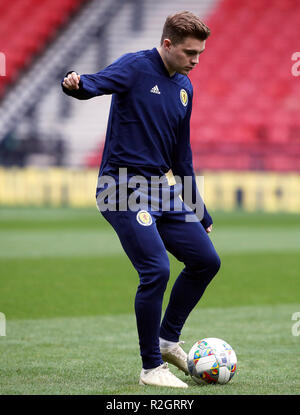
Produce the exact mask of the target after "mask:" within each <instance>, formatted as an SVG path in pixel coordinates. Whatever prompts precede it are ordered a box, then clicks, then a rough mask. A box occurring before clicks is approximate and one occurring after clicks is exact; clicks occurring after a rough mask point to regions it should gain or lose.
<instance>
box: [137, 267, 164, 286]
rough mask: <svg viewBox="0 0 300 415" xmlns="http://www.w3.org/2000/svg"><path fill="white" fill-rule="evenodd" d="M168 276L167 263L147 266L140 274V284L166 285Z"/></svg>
mask: <svg viewBox="0 0 300 415" xmlns="http://www.w3.org/2000/svg"><path fill="white" fill-rule="evenodd" d="M169 277H170V267H169V265H167V264H161V265H160V266H156V267H152V268H149V269H148V270H147V271H146V272H144V273H142V274H140V282H141V286H143V287H144V288H147V287H149V288H150V287H153V286H157V287H166V285H167V283H168V281H169Z"/></svg>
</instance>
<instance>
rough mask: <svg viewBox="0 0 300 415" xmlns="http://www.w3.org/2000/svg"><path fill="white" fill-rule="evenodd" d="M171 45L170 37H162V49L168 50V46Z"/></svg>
mask: <svg viewBox="0 0 300 415" xmlns="http://www.w3.org/2000/svg"><path fill="white" fill-rule="evenodd" d="M171 45H172V42H171V40H170V39H164V41H163V47H164V49H166V50H167V51H169V50H170V48H171Z"/></svg>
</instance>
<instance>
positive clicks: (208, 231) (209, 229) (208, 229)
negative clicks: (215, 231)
mask: <svg viewBox="0 0 300 415" xmlns="http://www.w3.org/2000/svg"><path fill="white" fill-rule="evenodd" d="M211 231H212V225H210V226H209V227H208V228H206V232H207V233H210V232H211Z"/></svg>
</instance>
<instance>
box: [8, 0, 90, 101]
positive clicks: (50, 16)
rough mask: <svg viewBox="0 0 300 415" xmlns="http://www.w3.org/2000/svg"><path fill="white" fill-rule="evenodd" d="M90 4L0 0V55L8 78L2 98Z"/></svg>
mask: <svg viewBox="0 0 300 415" xmlns="http://www.w3.org/2000/svg"><path fill="white" fill-rule="evenodd" d="M86 1H88V0H43V1H40V0H14V1H13V2H7V1H6V0H0V15H1V25H0V51H1V52H2V53H5V55H6V76H5V77H1V83H0V98H1V96H2V95H3V94H4V93H5V90H6V88H7V85H9V84H10V83H12V82H15V81H16V80H17V78H18V76H19V74H20V73H21V72H22V71H23V69H25V68H26V67H27V66H28V65H29V64H30V62H32V60H33V58H34V56H35V55H36V54H37V53H40V52H41V51H42V50H43V48H44V47H45V46H46V45H47V44H48V42H49V41H50V40H51V39H52V38H53V36H54V35H55V34H56V32H57V30H58V29H59V28H60V27H61V25H62V24H63V23H64V22H65V21H66V20H67V19H68V18H69V16H70V15H71V14H72V13H73V12H74V11H75V10H76V9H77V8H78V7H79V6H80V5H81V4H82V3H84V2H86Z"/></svg>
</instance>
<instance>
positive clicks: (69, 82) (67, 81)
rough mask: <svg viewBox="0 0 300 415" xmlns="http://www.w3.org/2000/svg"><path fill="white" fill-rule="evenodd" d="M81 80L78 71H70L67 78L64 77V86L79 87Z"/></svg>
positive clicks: (69, 87)
mask: <svg viewBox="0 0 300 415" xmlns="http://www.w3.org/2000/svg"><path fill="white" fill-rule="evenodd" d="M79 81H80V75H78V74H77V73H76V72H72V73H69V75H68V76H67V77H66V78H64V81H63V86H64V87H65V88H67V89H69V90H72V89H79Z"/></svg>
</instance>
